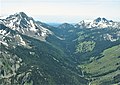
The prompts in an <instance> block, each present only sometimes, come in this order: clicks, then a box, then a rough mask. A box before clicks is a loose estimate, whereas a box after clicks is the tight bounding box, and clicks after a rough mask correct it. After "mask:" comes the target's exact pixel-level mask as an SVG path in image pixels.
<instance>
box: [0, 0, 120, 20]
mask: <svg viewBox="0 0 120 85" xmlns="http://www.w3.org/2000/svg"><path fill="white" fill-rule="evenodd" d="M20 11H23V12H25V13H26V14H27V15H29V16H32V17H33V18H35V19H37V20H41V21H45V22H79V21H81V20H83V19H95V18H97V17H106V18H107V19H113V20H115V21H117V20H120V0H0V16H4V15H9V14H14V13H16V12H20Z"/></svg>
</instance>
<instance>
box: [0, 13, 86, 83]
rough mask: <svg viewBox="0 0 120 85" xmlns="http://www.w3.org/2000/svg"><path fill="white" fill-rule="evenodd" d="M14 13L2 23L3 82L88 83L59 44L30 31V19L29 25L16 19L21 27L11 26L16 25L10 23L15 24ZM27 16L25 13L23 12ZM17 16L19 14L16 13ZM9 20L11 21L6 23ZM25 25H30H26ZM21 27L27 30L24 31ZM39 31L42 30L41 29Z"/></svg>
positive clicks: (0, 28) (0, 56) (0, 42)
mask: <svg viewBox="0 0 120 85" xmlns="http://www.w3.org/2000/svg"><path fill="white" fill-rule="evenodd" d="M15 15H16V14H15ZM13 16H14V15H12V19H11V18H10V17H9V18H7V19H8V20H7V19H1V23H0V48H1V49H0V53H1V54H0V58H1V59H0V62H1V63H0V67H1V69H2V70H1V71H0V84H2V85H27V84H28V85H63V84H64V85H86V84H87V80H86V79H84V78H83V77H82V76H81V75H80V74H81V71H78V70H77V69H76V64H73V62H74V61H72V60H70V59H69V58H68V56H67V55H66V54H65V53H64V52H63V51H62V50H61V49H60V48H59V47H56V46H55V45H53V43H50V42H48V41H46V42H45V41H44V42H43V40H41V39H40V38H36V37H33V35H32V36H31V35H30V34H27V33H31V30H30V29H31V27H29V26H30V25H29V24H28V22H29V20H28V22H27V23H26V24H25V23H21V24H17V22H14V24H17V25H19V27H18V28H17V27H16V26H15V27H12V26H13V25H12V26H10V23H13V20H14V19H13ZM20 16H21V15H20ZM24 16H26V15H25V14H24ZM24 16H23V14H22V18H23V19H26V17H24ZM14 18H18V17H17V16H15V17H14ZM20 18H21V17H20ZM11 20H12V21H11ZM18 20H20V19H18ZM20 21H21V20H20ZM7 22H10V23H8V24H7ZM35 23H36V22H35ZM24 25H25V26H27V27H24ZM39 25H40V24H39ZM20 29H21V30H23V31H24V32H25V33H24V32H21V31H20ZM27 29H28V31H27V32H26V30H27ZM45 29H46V28H45ZM39 30H41V31H42V29H41V28H39ZM46 30H49V29H46ZM36 32H38V31H36ZM42 32H44V31H42ZM49 36H50V35H49ZM49 36H48V37H49ZM37 37H38V36H37ZM39 37H41V36H39ZM51 38H52V37H51ZM45 39H46V38H45ZM56 39H58V38H56ZM14 69H15V70H14Z"/></svg>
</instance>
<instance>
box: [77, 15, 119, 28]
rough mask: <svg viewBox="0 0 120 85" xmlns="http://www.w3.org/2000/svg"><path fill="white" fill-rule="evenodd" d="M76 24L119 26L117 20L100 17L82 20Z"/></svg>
mask: <svg viewBox="0 0 120 85" xmlns="http://www.w3.org/2000/svg"><path fill="white" fill-rule="evenodd" d="M76 26H77V27H80V28H108V27H112V28H118V25H117V22H114V21H112V20H107V19H106V18H100V17H98V18H96V19H94V20H82V21H81V22H80V23H78V24H76Z"/></svg>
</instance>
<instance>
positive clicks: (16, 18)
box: [0, 12, 52, 40]
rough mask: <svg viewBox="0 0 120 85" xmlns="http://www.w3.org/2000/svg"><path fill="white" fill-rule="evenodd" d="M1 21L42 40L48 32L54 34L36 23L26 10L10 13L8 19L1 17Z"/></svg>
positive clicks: (13, 28)
mask: <svg viewBox="0 0 120 85" xmlns="http://www.w3.org/2000/svg"><path fill="white" fill-rule="evenodd" d="M0 23H1V24H4V25H5V26H7V27H9V28H11V29H12V30H15V31H18V32H19V33H22V34H24V35H27V36H30V37H34V38H37V39H40V40H45V38H46V36H48V34H52V32H51V31H50V30H48V29H47V28H44V27H42V25H39V24H38V23H36V21H35V20H34V19H33V18H32V17H29V16H27V15H26V14H25V13H24V12H19V13H16V14H13V15H10V16H9V17H7V18H6V19H0ZM46 30H47V31H46Z"/></svg>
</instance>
